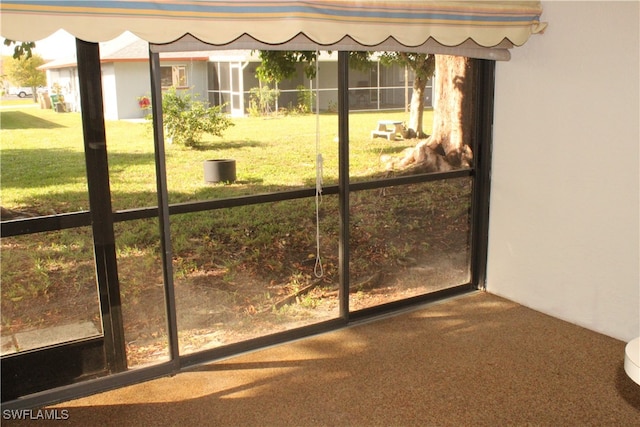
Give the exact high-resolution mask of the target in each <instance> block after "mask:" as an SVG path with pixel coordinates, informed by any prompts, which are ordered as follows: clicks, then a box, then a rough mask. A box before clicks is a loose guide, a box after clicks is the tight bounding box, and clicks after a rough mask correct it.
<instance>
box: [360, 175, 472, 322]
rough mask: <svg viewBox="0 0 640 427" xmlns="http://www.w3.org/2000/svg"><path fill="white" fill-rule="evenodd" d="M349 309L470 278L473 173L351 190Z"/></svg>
mask: <svg viewBox="0 0 640 427" xmlns="http://www.w3.org/2000/svg"><path fill="white" fill-rule="evenodd" d="M350 203H351V206H350V208H351V226H350V244H351V262H350V267H349V269H350V286H351V292H350V296H349V307H350V310H352V311H354V310H359V309H362V308H366V307H371V306H375V305H379V304H384V303H387V302H391V301H396V300H400V299H403V298H409V297H412V296H416V295H422V294H427V293H430V292H433V291H437V290H441V289H446V288H449V287H453V286H457V285H461V284H465V283H468V282H469V280H470V266H469V254H470V206H471V178H460V179H453V180H447V181H437V182H431V183H425V184H413V185H405V186H396V187H389V188H385V189H382V190H367V191H359V192H355V193H351V196H350Z"/></svg>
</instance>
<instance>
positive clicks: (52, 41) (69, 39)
mask: <svg viewBox="0 0 640 427" xmlns="http://www.w3.org/2000/svg"><path fill="white" fill-rule="evenodd" d="M2 42H3V43H2V55H3V56H4V55H13V46H11V47H8V46H5V45H4V39H3V40H2ZM34 52H35V53H37V54H39V55H40V56H42V57H43V58H44V59H58V58H66V57H69V56H73V55H74V54H75V52H76V39H75V38H74V37H73V36H72V35H71V34H69V33H67V32H66V31H63V30H59V31H57V32H55V33H53V34H52V35H51V36H49V37H47V38H46V39H43V40H38V41H36V48H35V49H34Z"/></svg>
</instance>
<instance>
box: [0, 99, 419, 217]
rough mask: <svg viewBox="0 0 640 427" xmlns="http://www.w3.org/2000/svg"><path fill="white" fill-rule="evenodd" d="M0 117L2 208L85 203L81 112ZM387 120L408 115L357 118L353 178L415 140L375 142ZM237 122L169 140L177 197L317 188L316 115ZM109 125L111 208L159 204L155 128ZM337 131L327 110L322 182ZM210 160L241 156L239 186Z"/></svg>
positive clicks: (333, 175)
mask: <svg viewBox="0 0 640 427" xmlns="http://www.w3.org/2000/svg"><path fill="white" fill-rule="evenodd" d="M430 113H431V112H427V113H426V114H425V124H429V123H430V119H431V114H430ZM0 114H1V116H0V123H1V125H0V126H1V129H2V130H0V137H1V141H2V142H1V146H0V156H1V158H0V159H1V162H2V164H1V166H2V175H1V177H2V204H3V206H4V207H6V208H16V209H28V210H33V211H35V212H37V213H52V212H69V211H77V210H85V209H87V208H88V198H87V195H86V178H85V175H86V174H85V166H84V156H83V140H82V124H81V119H80V115H79V114H77V113H55V112H53V111H52V110H41V109H39V108H16V109H15V110H7V109H3V110H2V111H0ZM380 119H395V120H407V117H405V113H404V112H375V113H359V114H352V115H351V116H350V129H351V135H350V143H351V152H350V162H351V175H352V176H353V177H354V178H356V177H362V176H367V175H370V174H375V173H377V172H380V170H381V165H380V163H379V156H380V154H381V153H386V154H393V153H397V152H399V151H401V150H402V149H404V148H406V147H408V146H410V145H412V143H411V142H409V141H398V142H390V141H387V140H385V139H383V138H376V139H374V140H371V139H370V131H371V130H372V129H373V128H374V127H375V125H376V121H377V120H380ZM234 124H235V125H234V126H233V127H231V128H229V129H228V130H226V131H225V133H224V137H223V138H219V137H210V138H208V139H206V140H205V144H204V146H203V148H201V149H189V148H184V147H181V146H176V145H167V148H166V160H167V171H168V172H167V175H168V185H169V192H170V202H171V203H177V202H184V201H193V200H204V199H209V198H218V197H225V196H230V195H237V194H255V193H260V192H265V191H274V190H277V189H286V188H296V187H302V186H313V185H314V182H315V176H316V172H315V158H316V117H315V116H314V115H304V116H287V117H276V118H266V119H265V118H255V117H247V118H238V119H234ZM106 129H107V131H106V132H107V146H108V152H109V168H110V174H111V189H112V192H113V207H114V209H116V210H119V209H128V208H135V207H142V206H152V205H155V204H156V195H155V192H156V187H155V186H156V182H155V166H154V154H153V140H152V133H151V129H150V126H149V124H148V123H132V122H127V121H108V122H107V123H106ZM337 133H338V120H337V116H336V115H321V116H320V118H319V136H318V145H319V150H320V152H321V153H322V155H323V157H324V182H325V184H330V183H335V182H337V175H338V173H337V171H338V151H337V147H338V144H337V142H336V140H335V139H336V136H337ZM212 158H234V159H236V161H237V177H238V181H237V183H235V184H232V185H222V184H219V185H211V184H207V183H205V182H204V177H203V166H202V164H203V162H204V160H207V159H212Z"/></svg>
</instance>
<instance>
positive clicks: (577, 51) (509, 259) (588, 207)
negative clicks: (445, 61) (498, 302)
mask: <svg viewBox="0 0 640 427" xmlns="http://www.w3.org/2000/svg"><path fill="white" fill-rule="evenodd" d="M542 4H543V8H544V12H543V16H542V18H543V21H547V22H548V23H549V26H548V28H547V30H546V31H545V33H544V34H543V35H536V36H533V37H532V38H531V39H530V40H529V42H528V43H527V44H525V45H524V46H522V47H520V48H516V49H514V50H513V51H512V60H511V61H509V62H506V63H498V65H497V69H496V94H495V120H494V147H493V172H492V189H491V206H490V225H489V227H490V230H489V256H488V272H487V290H488V291H489V292H491V293H494V294H497V295H501V296H504V297H506V298H509V299H511V300H513V301H516V302H518V303H521V304H523V305H525V306H529V307H531V308H534V309H536V310H539V311H542V312H545V313H547V314H550V315H552V316H555V317H558V318H561V319H564V320H567V321H570V322H572V323H576V324H578V325H581V326H584V327H586V328H589V329H591V330H594V331H598V332H601V333H604V334H606V335H609V336H612V337H615V338H618V339H621V340H623V341H628V340H630V339H632V338H634V337H636V336H638V335H640V316H639V313H640V290H639V283H640V251H639V245H640V239H639V221H640V214H639V205H640V200H639V193H640V185H639V180H640V173H639V170H640V167H639V166H640V157H639V153H640V150H639V148H638V146H639V144H640V130H639V129H640V125H639V117H640V108H639V98H640V87H639V83H638V82H639V80H640V71H639V70H640V65H639V63H640V58H639V39H640V34H639V26H640V24H639V23H640V3H639V2H609V1H601V2H573V1H571V2H557V1H547V2H542Z"/></svg>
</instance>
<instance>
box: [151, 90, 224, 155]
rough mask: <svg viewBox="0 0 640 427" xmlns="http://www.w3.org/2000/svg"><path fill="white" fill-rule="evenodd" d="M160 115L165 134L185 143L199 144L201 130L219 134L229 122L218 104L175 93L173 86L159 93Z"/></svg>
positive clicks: (188, 145)
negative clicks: (160, 95)
mask: <svg viewBox="0 0 640 427" xmlns="http://www.w3.org/2000/svg"><path fill="white" fill-rule="evenodd" d="M162 119H163V122H164V126H165V129H166V132H167V136H169V137H170V138H172V140H173V142H175V143H176V144H182V145H184V146H186V147H197V146H199V145H200V143H201V142H202V135H203V134H209V135H213V136H222V132H223V131H224V130H225V129H227V128H228V127H229V126H233V123H232V122H231V120H230V119H229V118H228V117H226V116H225V115H224V114H223V113H222V106H221V105H214V106H209V105H208V104H205V103H204V102H202V101H199V100H193V99H192V96H191V94H189V93H178V91H177V90H176V88H174V87H171V88H169V90H167V91H166V92H165V93H164V94H163V95H162Z"/></svg>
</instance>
